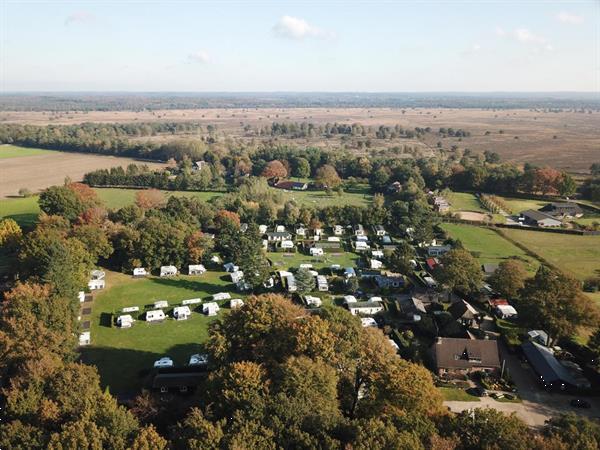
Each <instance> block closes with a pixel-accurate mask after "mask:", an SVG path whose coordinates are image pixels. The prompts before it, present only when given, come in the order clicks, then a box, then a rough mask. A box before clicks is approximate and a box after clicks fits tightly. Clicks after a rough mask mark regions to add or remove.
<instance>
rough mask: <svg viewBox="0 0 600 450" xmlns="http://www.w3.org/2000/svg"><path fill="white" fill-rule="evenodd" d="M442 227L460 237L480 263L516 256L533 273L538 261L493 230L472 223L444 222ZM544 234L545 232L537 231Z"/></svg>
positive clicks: (495, 261)
mask: <svg viewBox="0 0 600 450" xmlns="http://www.w3.org/2000/svg"><path fill="white" fill-rule="evenodd" d="M442 228H443V229H444V230H445V231H446V232H447V233H448V234H449V235H450V237H452V238H453V239H460V241H461V242H462V244H463V245H464V246H465V248H466V249H467V250H469V251H470V252H472V253H473V255H474V256H475V257H477V259H478V260H479V261H481V263H496V264H497V263H500V262H502V261H503V260H505V259H508V258H514V257H516V258H518V259H520V260H521V261H523V262H524V263H525V267H526V268H527V270H528V271H529V272H531V273H533V272H534V271H535V270H536V269H537V267H538V265H539V263H538V261H537V260H535V259H534V258H532V257H531V256H529V255H527V253H526V252H525V251H524V250H522V249H520V248H519V247H517V246H516V245H514V244H513V243H512V242H510V241H508V240H507V239H504V238H503V237H502V236H500V235H499V234H498V233H496V232H495V231H494V230H490V229H489V228H482V227H477V226H473V225H462V224H451V223H445V224H443V225H442ZM539 234H546V233H539Z"/></svg>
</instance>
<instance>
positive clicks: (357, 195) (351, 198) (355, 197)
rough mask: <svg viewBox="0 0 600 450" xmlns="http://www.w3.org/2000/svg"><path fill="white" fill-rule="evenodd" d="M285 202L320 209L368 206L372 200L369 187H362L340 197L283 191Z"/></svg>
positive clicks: (335, 193) (332, 194)
mask: <svg viewBox="0 0 600 450" xmlns="http://www.w3.org/2000/svg"><path fill="white" fill-rule="evenodd" d="M283 192H284V193H285V199H286V200H295V201H296V202H297V203H299V204H302V205H306V206H315V207H319V208H322V207H324V206H339V205H350V206H368V205H369V204H370V203H371V201H372V200H373V194H371V193H370V192H369V187H368V186H366V185H364V186H361V187H358V188H356V189H352V190H348V191H344V192H343V193H342V194H341V195H340V194H338V193H337V192H332V193H331V194H328V193H327V192H325V191H311V190H307V191H283Z"/></svg>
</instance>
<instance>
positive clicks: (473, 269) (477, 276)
mask: <svg viewBox="0 0 600 450" xmlns="http://www.w3.org/2000/svg"><path fill="white" fill-rule="evenodd" d="M435 277H436V279H437V280H438V281H439V282H440V283H442V284H443V285H444V286H446V287H447V288H448V289H451V290H454V289H457V290H459V291H461V292H464V293H467V294H468V293H472V292H477V291H478V290H479V289H480V288H481V285H482V283H483V273H482V271H481V266H480V264H479V262H477V260H476V259H475V258H474V257H473V255H471V253H469V252H468V251H467V250H464V249H461V248H455V249H452V250H450V251H449V252H447V253H446V254H444V255H443V256H442V257H441V264H440V265H438V266H437V267H436V269H435Z"/></svg>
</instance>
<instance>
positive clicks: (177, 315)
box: [173, 306, 192, 320]
mask: <svg viewBox="0 0 600 450" xmlns="http://www.w3.org/2000/svg"><path fill="white" fill-rule="evenodd" d="M191 315H192V311H190V307H189V306H176V307H175V308H173V318H174V319H175V320H187V319H188V318H189V317H190V316H191Z"/></svg>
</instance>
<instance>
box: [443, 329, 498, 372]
mask: <svg viewBox="0 0 600 450" xmlns="http://www.w3.org/2000/svg"><path fill="white" fill-rule="evenodd" d="M431 350H432V352H433V357H434V360H435V363H436V366H437V368H438V369H470V368H473V367H482V368H490V367H492V368H499V367H500V354H499V351H498V341H495V340H481V339H462V338H442V337H440V338H438V339H437V342H436V343H435V344H433V346H432V348H431Z"/></svg>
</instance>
